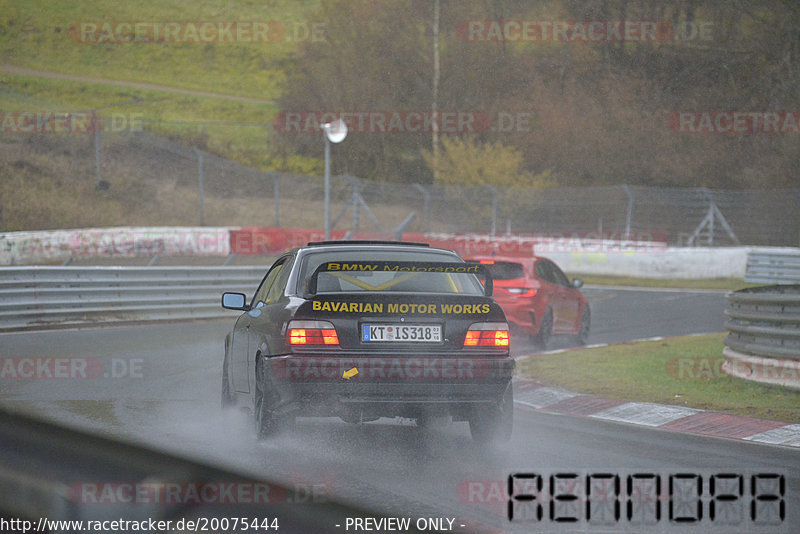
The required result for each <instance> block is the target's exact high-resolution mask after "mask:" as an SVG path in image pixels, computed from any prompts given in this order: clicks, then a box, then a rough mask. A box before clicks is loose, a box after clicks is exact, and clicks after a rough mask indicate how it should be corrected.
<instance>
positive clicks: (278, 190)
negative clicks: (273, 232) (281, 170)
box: [268, 172, 281, 228]
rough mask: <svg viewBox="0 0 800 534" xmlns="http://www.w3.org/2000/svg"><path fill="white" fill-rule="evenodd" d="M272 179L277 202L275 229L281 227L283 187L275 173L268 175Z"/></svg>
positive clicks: (273, 193) (273, 192) (273, 194)
mask: <svg viewBox="0 0 800 534" xmlns="http://www.w3.org/2000/svg"><path fill="white" fill-rule="evenodd" d="M268 174H269V175H270V176H271V177H272V196H273V197H274V200H275V227H276V228H280V226H281V216H280V212H281V187H280V183H279V178H278V176H277V175H276V174H275V173H274V172H270V173H268Z"/></svg>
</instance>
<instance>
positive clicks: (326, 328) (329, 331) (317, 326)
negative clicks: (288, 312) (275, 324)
mask: <svg viewBox="0 0 800 534" xmlns="http://www.w3.org/2000/svg"><path fill="white" fill-rule="evenodd" d="M286 339H287V342H288V343H289V345H338V344H339V336H338V334H337V333H336V328H335V327H334V326H333V325H332V324H331V323H329V322H327V321H292V322H290V323H289V328H288V329H287V332H286Z"/></svg>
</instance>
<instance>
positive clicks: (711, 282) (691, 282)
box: [570, 273, 764, 290]
mask: <svg viewBox="0 0 800 534" xmlns="http://www.w3.org/2000/svg"><path fill="white" fill-rule="evenodd" d="M570 278H580V279H581V280H583V282H584V283H586V284H593V285H604V286H633V287H674V288H685V289H729V290H736V289H743V288H746V287H757V286H761V285H764V284H753V283H749V282H744V281H742V280H741V279H740V278H705V279H686V280H683V279H678V278H669V279H664V278H636V277H633V276H610V275H597V274H579V273H571V274H570Z"/></svg>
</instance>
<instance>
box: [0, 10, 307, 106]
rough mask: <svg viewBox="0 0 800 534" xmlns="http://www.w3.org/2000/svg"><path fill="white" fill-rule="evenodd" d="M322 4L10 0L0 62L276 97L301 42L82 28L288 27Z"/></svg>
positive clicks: (2, 19)
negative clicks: (181, 39) (127, 37)
mask: <svg viewBox="0 0 800 534" xmlns="http://www.w3.org/2000/svg"><path fill="white" fill-rule="evenodd" d="M319 4H320V0H271V1H270V2H260V1H257V0H243V1H238V2H224V3H219V2H214V1H211V0H197V1H194V2H186V1H184V0H141V1H137V2H127V1H121V0H98V1H94V2H63V1H61V0H29V1H25V2H18V1H12V0H3V1H2V2H1V3H0V5H1V6H2V7H0V28H2V29H3V30H4V31H2V32H0V62H3V63H7V64H12V65H17V66H24V67H28V68H34V69H41V70H50V71H54V72H60V73H65V74H72V75H85V76H95V77H104V78H112V79H118V80H129V81H137V82H148V83H157V84H163V85H170V86H174V87H183V88H187V89H198V90H205V91H214V92H219V93H226V94H234V95H241V96H250V97H257V98H266V99H272V98H276V97H277V96H279V91H280V87H281V84H282V83H283V81H284V79H285V66H286V63H287V61H288V60H289V59H290V57H291V54H292V53H293V51H294V50H295V48H296V46H297V44H296V43H295V42H290V41H288V40H283V41H282V42H279V43H246V44H245V43H241V44H240V43H237V44H217V45H209V44H206V43H203V44H192V43H180V44H158V43H128V44H124V43H121V44H119V43H118V44H87V43H85V42H81V40H80V39H73V36H72V34H71V32H70V31H69V30H70V26H73V25H75V24H79V23H81V22H87V21H95V22H103V21H105V22H111V21H114V22H151V21H162V22H167V21H170V22H172V21H184V22H202V21H277V22H279V23H281V24H283V25H284V26H286V27H288V28H290V29H291V28H293V27H295V25H297V24H301V25H302V24H306V23H309V22H311V20H312V19H310V18H309V17H311V16H312V15H311V13H313V11H314V9H315V8H316V7H317V6H319Z"/></svg>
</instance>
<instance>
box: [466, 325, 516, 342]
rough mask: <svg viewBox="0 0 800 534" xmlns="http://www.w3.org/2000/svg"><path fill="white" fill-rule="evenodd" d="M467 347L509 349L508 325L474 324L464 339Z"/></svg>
mask: <svg viewBox="0 0 800 534" xmlns="http://www.w3.org/2000/svg"><path fill="white" fill-rule="evenodd" d="M464 346H465V347H508V324H507V323H474V324H473V325H472V326H470V327H469V330H467V337H465V338H464Z"/></svg>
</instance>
